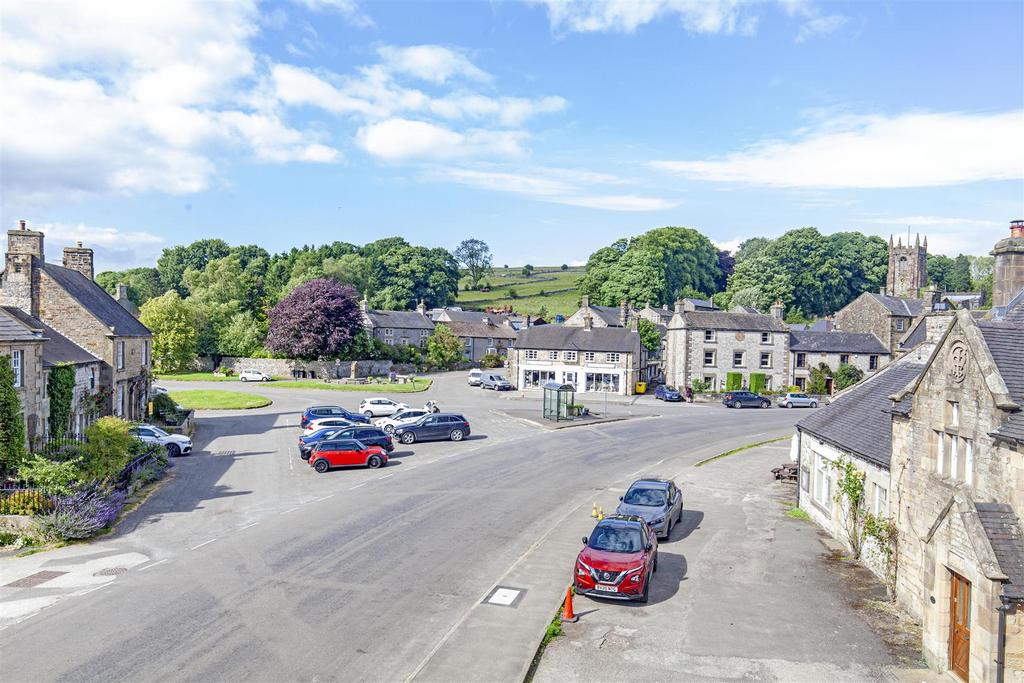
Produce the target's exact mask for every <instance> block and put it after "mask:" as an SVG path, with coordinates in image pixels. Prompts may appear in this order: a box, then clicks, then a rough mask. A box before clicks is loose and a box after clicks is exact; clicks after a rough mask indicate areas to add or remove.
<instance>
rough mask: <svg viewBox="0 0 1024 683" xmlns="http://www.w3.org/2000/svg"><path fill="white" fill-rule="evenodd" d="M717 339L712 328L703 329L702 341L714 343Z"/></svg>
mask: <svg viewBox="0 0 1024 683" xmlns="http://www.w3.org/2000/svg"><path fill="white" fill-rule="evenodd" d="M717 340H718V339H717V335H716V334H715V331H714V330H704V341H705V342H706V343H709V344H714V343H715V342H716V341H717Z"/></svg>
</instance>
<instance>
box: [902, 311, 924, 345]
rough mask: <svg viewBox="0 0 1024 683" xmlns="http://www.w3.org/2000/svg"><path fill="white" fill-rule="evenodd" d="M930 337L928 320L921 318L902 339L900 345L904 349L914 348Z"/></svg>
mask: <svg viewBox="0 0 1024 683" xmlns="http://www.w3.org/2000/svg"><path fill="white" fill-rule="evenodd" d="M927 339H928V322H927V321H926V320H925V319H924V318H921V319H920V320H918V321H917V324H915V325H913V326H912V327H911V328H910V331H909V332H907V333H906V334H905V335H903V339H900V343H899V347H900V348H901V349H903V350H906V349H912V348H914V347H915V346H917V345H918V344H920V343H922V342H924V341H926V340H927Z"/></svg>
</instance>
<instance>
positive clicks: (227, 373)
mask: <svg viewBox="0 0 1024 683" xmlns="http://www.w3.org/2000/svg"><path fill="white" fill-rule="evenodd" d="M213 374H215V375H223V376H224V377H232V376H233V375H234V374H235V371H234V370H232V369H231V368H228V367H224V366H223V365H222V366H221V367H219V368H217V369H216V370H214V372H213Z"/></svg>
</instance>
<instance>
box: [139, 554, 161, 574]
mask: <svg viewBox="0 0 1024 683" xmlns="http://www.w3.org/2000/svg"><path fill="white" fill-rule="evenodd" d="M166 561H167V558H166V557H165V558H164V559H162V560H158V561H156V562H154V563H153V564H147V565H146V566H145V567H141V568H140V569H139V571H140V572H144V571H146V570H147V569H152V568H153V567H155V566H157V565H158V564H163V563H164V562H166Z"/></svg>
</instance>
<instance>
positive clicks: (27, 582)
mask: <svg viewBox="0 0 1024 683" xmlns="http://www.w3.org/2000/svg"><path fill="white" fill-rule="evenodd" d="M65 574H67V572H55V571H52V570H48V571H42V572H36V573H35V574H29V575H28V576H26V577H25V578H23V579H18V580H17V581H12V582H10V583H8V584H6V585H5V586H4V588H35V587H36V586H38V585H39V584H41V583H46V582H47V581H49V580H50V579H56V578H57V577H58V576H64V575H65Z"/></svg>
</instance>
